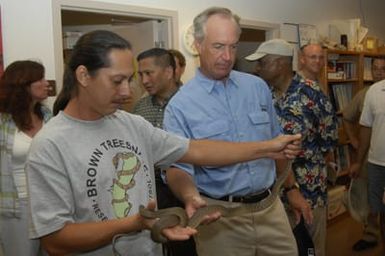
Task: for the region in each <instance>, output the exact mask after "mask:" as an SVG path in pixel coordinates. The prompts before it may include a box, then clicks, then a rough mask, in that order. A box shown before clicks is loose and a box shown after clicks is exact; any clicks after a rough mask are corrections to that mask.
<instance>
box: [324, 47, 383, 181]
mask: <svg viewBox="0 0 385 256" xmlns="http://www.w3.org/2000/svg"><path fill="white" fill-rule="evenodd" d="M324 54H325V60H326V61H325V65H324V68H323V71H322V75H321V77H320V83H321V86H322V90H323V91H324V92H325V93H326V94H327V95H329V97H330V99H331V101H332V103H333V104H334V106H335V109H336V110H337V113H336V114H337V118H338V119H339V125H341V124H342V120H341V119H342V111H341V110H342V108H343V107H345V106H346V105H347V104H348V103H349V101H350V100H351V99H352V98H353V97H354V95H355V94H356V93H357V92H358V91H360V90H361V89H363V88H364V87H365V86H368V85H369V84H371V83H373V81H372V80H371V79H368V78H369V76H367V75H368V72H370V71H369V70H368V68H369V69H370V65H368V63H369V64H370V59H368V58H373V57H378V56H380V57H385V53H376V52H356V51H343V50H329V49H326V50H325V51H324ZM365 62H366V64H365ZM365 70H366V72H365ZM329 72H331V73H334V72H335V73H339V72H342V73H343V74H342V75H341V77H345V78H347V79H328V73H329ZM364 72H365V73H366V76H365V77H364ZM329 77H330V76H329ZM349 94H351V98H350V97H349ZM346 95H348V97H346ZM341 155H343V160H344V161H342V160H341V159H339V160H340V161H339V164H340V168H341V169H342V170H341V171H340V173H339V174H338V178H337V180H341V181H343V182H345V181H346V180H345V177H346V178H348V174H349V170H348V166H349V163H350V161H351V159H353V157H354V153H353V152H352V151H351V148H350V146H349V140H348V137H347V134H346V132H345V130H344V128H343V127H342V126H341V127H339V128H338V148H337V149H336V151H335V158H336V162H337V164H338V160H337V159H338V158H339V157H340V156H341ZM344 157H346V159H345V158H344ZM341 166H342V167H341Z"/></svg>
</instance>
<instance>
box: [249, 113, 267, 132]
mask: <svg viewBox="0 0 385 256" xmlns="http://www.w3.org/2000/svg"><path fill="white" fill-rule="evenodd" d="M248 116H249V119H250V122H251V123H252V125H253V128H255V130H256V132H257V134H258V137H260V136H262V138H266V136H267V137H268V138H271V124H270V116H269V114H268V113H267V112H254V113H249V114H248Z"/></svg>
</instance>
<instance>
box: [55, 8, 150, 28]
mask: <svg viewBox="0 0 385 256" xmlns="http://www.w3.org/2000/svg"><path fill="white" fill-rule="evenodd" d="M61 16H62V26H76V25H100V24H111V25H130V24H135V23H140V22H144V21H148V20H151V19H150V18H143V17H132V16H124V15H115V14H108V13H96V12H81V11H69V10H62V13H61Z"/></svg>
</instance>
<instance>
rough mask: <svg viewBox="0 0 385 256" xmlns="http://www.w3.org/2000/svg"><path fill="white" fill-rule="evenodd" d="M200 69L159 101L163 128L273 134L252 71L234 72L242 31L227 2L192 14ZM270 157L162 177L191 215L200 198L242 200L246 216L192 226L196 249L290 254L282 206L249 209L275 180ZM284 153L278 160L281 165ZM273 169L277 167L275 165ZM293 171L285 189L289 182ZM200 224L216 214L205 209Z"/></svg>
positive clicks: (237, 135) (221, 135)
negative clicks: (162, 108)
mask: <svg viewBox="0 0 385 256" xmlns="http://www.w3.org/2000/svg"><path fill="white" fill-rule="evenodd" d="M194 30H195V31H194V37H195V46H196V48H197V50H198V53H199V56H200V62H201V65H200V68H198V70H197V72H196V75H195V77H194V78H193V79H192V80H190V81H189V82H187V83H186V84H185V85H184V86H183V87H181V89H180V90H179V92H178V93H177V94H176V95H175V96H174V97H173V98H172V99H171V101H170V102H169V104H168V105H167V107H166V112H165V119H164V128H165V129H166V130H168V131H171V132H174V133H177V134H179V135H182V136H185V137H188V138H194V139H207V138H209V139H213V140H226V141H234V142H236V141H264V140H269V139H271V138H274V137H276V136H279V135H280V134H281V128H280V125H279V123H278V120H277V118H276V114H275V110H274V106H273V104H272V97H271V93H270V90H269V88H268V87H267V85H266V83H265V82H263V80H261V79H260V78H258V77H255V76H252V75H249V74H245V73H241V72H237V71H233V70H232V68H233V65H234V62H235V54H236V50H237V45H238V40H239V36H240V33H241V29H240V26H239V18H238V17H237V16H236V15H234V14H233V13H232V12H231V11H230V10H228V9H226V8H218V7H212V8H209V9H207V10H205V11H203V12H202V13H201V14H199V15H198V16H197V17H196V18H195V19H194ZM274 158H276V156H274V155H267V156H266V158H262V159H259V160H256V161H250V162H245V163H241V164H236V165H231V166H195V165H188V164H177V165H175V166H174V167H173V168H171V169H168V170H167V173H166V179H167V182H168V184H169V186H170V188H171V189H172V190H173V192H174V193H175V194H176V195H177V196H178V197H179V198H180V199H181V200H182V201H183V202H184V204H185V208H186V211H187V213H188V214H189V215H192V213H193V212H195V211H196V209H198V208H200V207H202V206H205V205H206V204H220V205H224V206H226V207H234V206H241V207H244V209H245V210H246V211H247V213H246V214H243V215H240V216H236V217H232V218H220V219H218V220H217V221H215V222H212V223H210V224H209V225H203V226H199V227H198V234H197V235H196V236H195V237H194V238H195V241H196V246H197V252H198V255H200V256H202V255H242V256H243V255H246V256H247V255H253V256H255V255H263V256H269V255H287V256H289V255H297V247H296V242H295V239H294V237H293V233H292V231H291V228H290V224H289V222H288V219H287V216H286V213H285V210H284V207H283V205H282V203H281V201H280V200H279V199H277V200H276V201H275V202H274V203H273V204H272V205H271V206H270V207H269V208H267V209H265V210H263V211H260V212H256V211H255V210H254V209H255V207H253V206H255V204H256V203H257V202H259V201H260V200H262V199H264V198H265V197H266V196H267V195H268V194H269V189H270V188H271V187H272V185H273V184H274V181H275V178H276V161H275V160H274ZM285 162H286V160H285V159H279V160H277V164H279V165H278V166H285ZM277 169H278V168H277ZM294 183H295V182H294V177H293V176H292V173H290V176H289V178H288V180H287V181H286V184H285V186H286V187H294V186H293V185H294ZM290 191H291V192H290V193H289V194H290V199H291V203H292V206H293V207H294V208H295V209H296V210H297V213H298V216H299V214H300V213H301V211H302V213H303V215H304V217H305V219H306V221H308V222H311V220H312V215H311V212H310V208H309V205H308V204H307V203H306V201H305V200H304V199H303V197H302V196H301V194H300V193H299V191H298V190H297V189H291V190H290ZM206 217H207V222H209V221H212V220H214V219H216V218H218V217H219V213H214V214H211V215H209V216H206Z"/></svg>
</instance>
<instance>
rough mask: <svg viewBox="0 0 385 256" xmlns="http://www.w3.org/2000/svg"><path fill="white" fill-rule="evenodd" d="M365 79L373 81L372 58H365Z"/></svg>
mask: <svg viewBox="0 0 385 256" xmlns="http://www.w3.org/2000/svg"><path fill="white" fill-rule="evenodd" d="M364 80H365V81H371V80H373V76H372V58H370V57H365V58H364Z"/></svg>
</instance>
